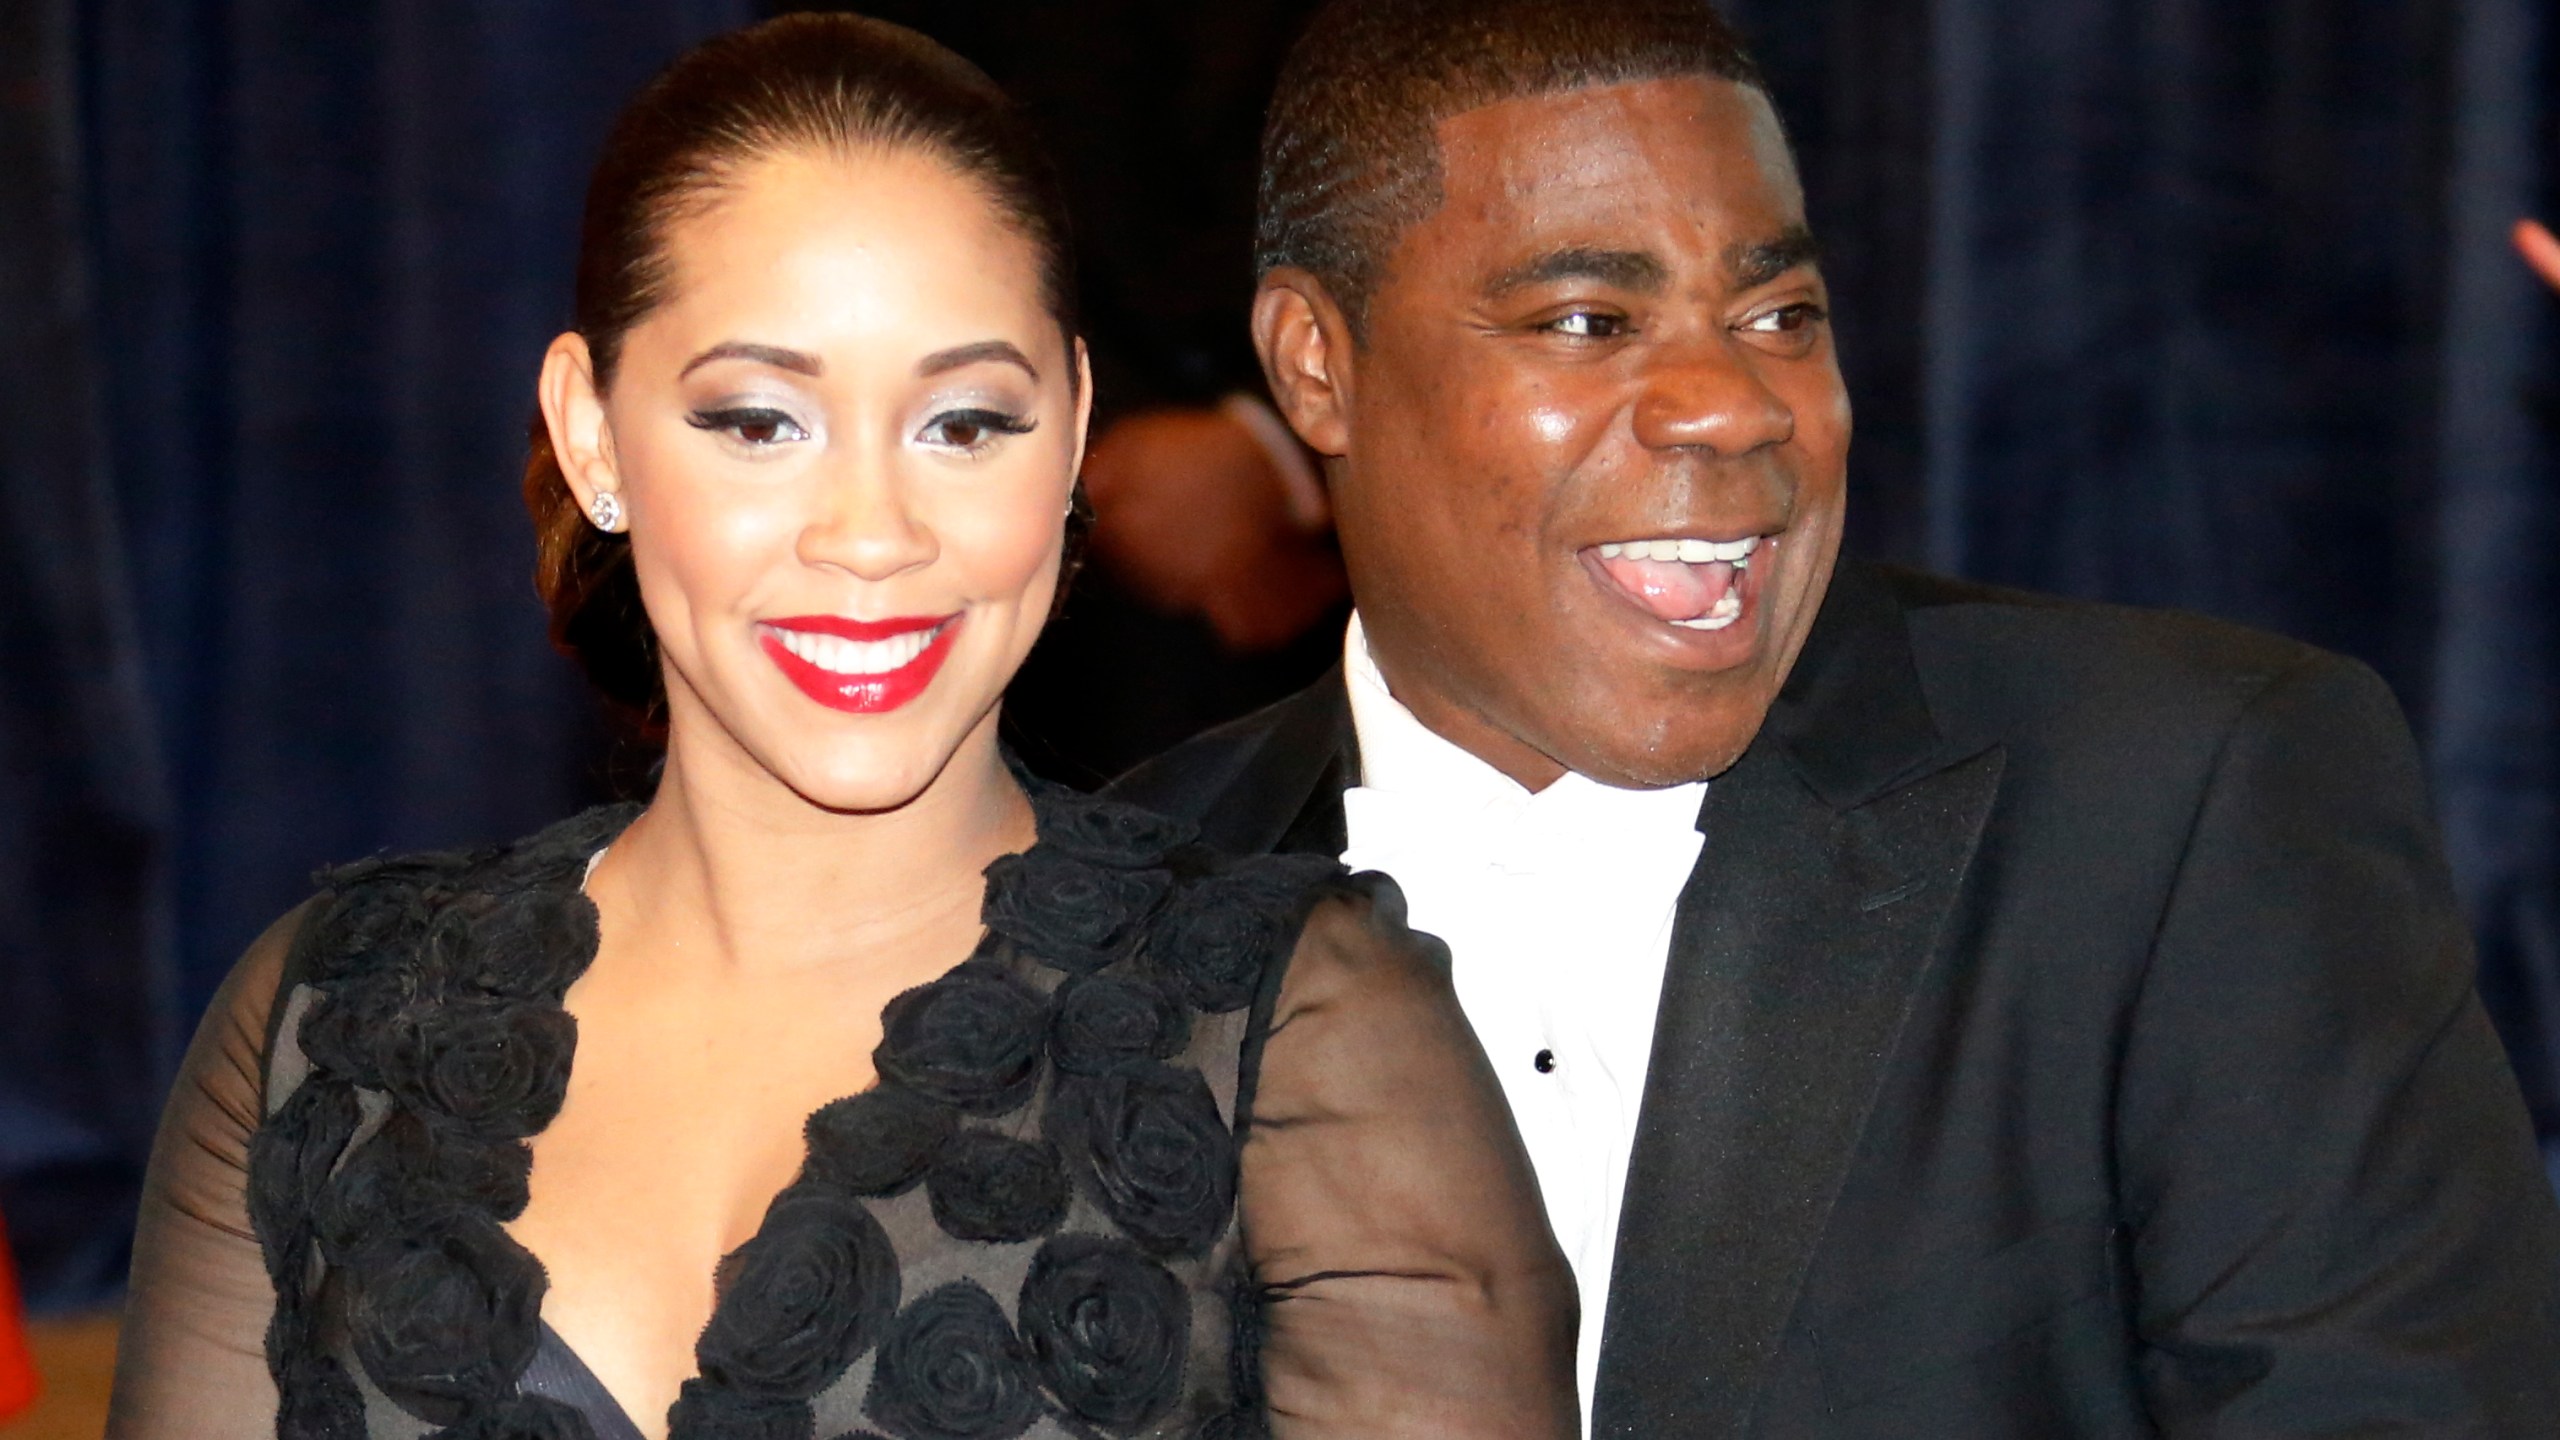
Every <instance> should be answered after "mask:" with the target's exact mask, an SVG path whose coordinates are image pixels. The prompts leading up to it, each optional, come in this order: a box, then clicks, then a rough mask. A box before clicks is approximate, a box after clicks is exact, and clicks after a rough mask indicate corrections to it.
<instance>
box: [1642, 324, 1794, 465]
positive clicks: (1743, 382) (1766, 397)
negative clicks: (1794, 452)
mask: <svg viewBox="0 0 2560 1440" xmlns="http://www.w3.org/2000/svg"><path fill="white" fill-rule="evenodd" d="M1635 431H1636V439H1637V441H1638V442H1639V443H1641V444H1643V445H1645V446H1646V447H1648V448H1650V449H1656V450H1671V449H1684V448H1686V449H1700V450H1706V451H1710V452H1712V453H1714V454H1716V455H1718V456H1721V457H1724V458H1726V459H1733V458H1737V457H1740V456H1743V455H1748V454H1750V453H1751V452H1753V451H1755V450H1759V449H1762V448H1763V447H1766V446H1771V445H1783V444H1785V443H1787V441H1789V440H1791V439H1793V438H1795V433H1796V415H1795V411H1794V410H1793V409H1791V408H1789V407H1788V405H1787V402H1786V401H1785V400H1784V399H1783V398H1781V397H1780V396H1779V394H1778V392H1777V391H1775V390H1772V389H1771V388H1769V385H1768V383H1767V382H1766V381H1764V380H1763V379H1761V377H1760V372H1759V370H1758V369H1757V368H1756V367H1755V366H1753V364H1752V363H1751V358H1750V357H1749V356H1748V355H1747V354H1744V353H1742V350H1741V347H1740V346H1739V345H1738V344H1736V343H1735V342H1734V341H1732V340H1731V338H1730V337H1726V336H1717V337H1715V338H1713V339H1708V340H1702V341H1700V342H1698V343H1695V344H1689V345H1681V346H1677V347H1672V348H1668V349H1666V350H1664V351H1662V352H1660V353H1659V354H1658V355H1657V356H1656V358H1655V360H1654V363H1653V364H1652V365H1651V366H1650V367H1649V369H1648V371H1647V373H1646V375H1645V385H1644V391H1643V394H1642V395H1641V396H1640V397H1639V398H1638V400H1637V402H1636V408H1635Z"/></svg>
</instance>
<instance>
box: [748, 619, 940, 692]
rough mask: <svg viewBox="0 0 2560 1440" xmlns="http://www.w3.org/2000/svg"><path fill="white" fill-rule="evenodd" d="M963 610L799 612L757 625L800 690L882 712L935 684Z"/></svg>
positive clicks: (770, 653)
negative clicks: (863, 615)
mask: <svg viewBox="0 0 2560 1440" xmlns="http://www.w3.org/2000/svg"><path fill="white" fill-rule="evenodd" d="M960 622H961V616H959V615H956V614H953V615H934V616H913V617H907V618H902V619H897V620H848V619H846V618H844V617H843V616H841V615H800V616H794V617H793V618H791V619H788V620H768V621H766V622H764V623H763V624H761V625H758V626H757V627H756V643H757V644H759V645H761V646H763V647H764V653H765V655H766V656H767V657H768V658H770V659H771V660H772V661H773V663H774V665H775V666H776V667H777V668H778V669H780V670H781V671H782V673H783V674H784V676H786V677H788V678H789V679H790V681H791V683H792V684H794V685H797V686H799V687H800V693H801V694H803V695H806V696H808V697H809V698H810V699H812V700H815V701H817V702H818V703H819V704H821V705H824V706H826V707H827V708H828V709H830V710H841V711H844V712H845V713H847V714H851V715H883V714H886V713H888V712H889V711H892V710H895V709H897V708H899V707H900V706H902V705H905V704H906V703H907V702H908V701H910V700H913V699H915V698H916V697H917V696H919V695H921V694H923V693H924V691H925V687H926V686H928V685H931V684H932V683H933V677H934V676H935V675H937V674H939V673H941V670H942V662H943V661H944V660H946V659H948V658H950V655H951V643H952V641H953V640H954V639H956V638H957V637H958V636H959V634H960Z"/></svg>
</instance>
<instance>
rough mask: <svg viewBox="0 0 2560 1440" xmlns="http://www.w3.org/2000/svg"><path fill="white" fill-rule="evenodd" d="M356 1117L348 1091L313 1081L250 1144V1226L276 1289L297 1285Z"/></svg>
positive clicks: (339, 1085) (327, 1080)
mask: <svg viewBox="0 0 2560 1440" xmlns="http://www.w3.org/2000/svg"><path fill="white" fill-rule="evenodd" d="M360 1118H361V1112H360V1111H359V1110H358V1109H357V1107H356V1095H355V1091H354V1090H353V1089H352V1088H350V1087H349V1086H347V1085H345V1084H344V1083H342V1082H339V1081H337V1080H333V1079H330V1078H328V1077H325V1076H314V1077H312V1078H310V1079H307V1080H305V1081H303V1082H302V1088H300V1089H298V1090H296V1091H294V1092H293V1097H292V1098H291V1099H289V1100H287V1101H285V1102H284V1106H283V1108H282V1109H279V1110H278V1111H276V1113H275V1114H273V1115H271V1116H269V1117H267V1122H266V1123H265V1124H263V1125H261V1126H259V1127H258V1133H257V1134H256V1135H255V1136H253V1137H251V1139H250V1141H249V1174H248V1190H249V1195H248V1199H249V1224H250V1228H252V1229H254V1230H255V1231H256V1232H257V1234H258V1242H259V1245H260V1246H261V1248H262V1249H263V1251H264V1253H265V1258H266V1262H267V1278H268V1279H270V1280H272V1281H274V1282H275V1283H276V1285H277V1286H278V1287H279V1288H282V1287H284V1286H288V1285H293V1284H296V1283H298V1282H299V1280H300V1279H301V1276H302V1274H303V1269H304V1265H305V1262H306V1261H307V1260H308V1259H309V1258H310V1250H311V1242H312V1240H313V1238H314V1233H313V1220H314V1216H313V1213H312V1212H313V1210H314V1208H315V1202H316V1200H317V1198H318V1196H319V1194H320V1187H321V1186H322V1185H323V1184H325V1183H326V1182H327V1180H328V1178H329V1171H330V1169H331V1168H332V1167H334V1166H335V1165H336V1164H337V1163H338V1157H339V1156H340V1155H343V1154H345V1153H346V1149H347V1142H348V1141H350V1140H352V1139H354V1138H355V1133H356V1124H357V1122H358V1120H359V1119H360Z"/></svg>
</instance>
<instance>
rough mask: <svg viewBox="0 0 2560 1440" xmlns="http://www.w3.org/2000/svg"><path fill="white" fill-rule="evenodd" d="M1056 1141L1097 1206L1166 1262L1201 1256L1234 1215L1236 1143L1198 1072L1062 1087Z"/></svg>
mask: <svg viewBox="0 0 2560 1440" xmlns="http://www.w3.org/2000/svg"><path fill="white" fill-rule="evenodd" d="M1048 1128H1049V1134H1050V1136H1051V1137H1052V1138H1053V1139H1054V1140H1055V1141H1056V1142H1057V1145H1058V1148H1059V1149H1060V1150H1061V1151H1062V1152H1064V1153H1065V1154H1066V1155H1067V1156H1068V1158H1069V1160H1070V1162H1071V1163H1072V1164H1073V1165H1074V1166H1075V1169H1076V1172H1077V1175H1078V1178H1079V1180H1080V1181H1081V1183H1083V1184H1084V1185H1085V1186H1086V1187H1087V1189H1088V1191H1089V1192H1090V1193H1091V1194H1092V1196H1093V1198H1094V1201H1095V1203H1097V1204H1099V1205H1100V1206H1101V1207H1102V1210H1103V1213H1104V1214H1106V1215H1109V1216H1110V1217H1111V1219H1112V1220H1113V1222H1114V1223H1116V1224H1118V1225H1119V1226H1120V1228H1121V1229H1123V1230H1125V1231H1127V1232H1128V1233H1129V1235H1130V1237H1131V1238H1132V1239H1134V1240H1136V1241H1137V1242H1138V1243H1140V1244H1141V1245H1144V1246H1146V1247H1147V1248H1148V1249H1150V1250H1152V1251H1155V1252H1156V1253H1158V1254H1160V1255H1196V1254H1199V1253H1200V1252H1202V1251H1205V1250H1207V1249H1208V1248H1209V1247H1210V1246H1211V1245H1213V1244H1216V1243H1217V1240H1218V1237H1219V1236H1221V1235H1223V1234H1225V1233H1226V1228H1227V1220H1228V1217H1229V1216H1230V1215H1232V1214H1233V1213H1234V1211H1235V1198H1236V1149H1235V1136H1234V1134H1233V1133H1232V1132H1231V1131H1229V1130H1228V1128H1227V1124H1226V1121H1225V1120H1224V1119H1222V1118H1221V1117H1220V1116H1219V1114H1218V1102H1217V1100H1216V1099H1215V1097H1213V1096H1211V1095H1210V1093H1209V1085H1208V1082H1207V1081H1205V1080H1203V1079H1201V1078H1200V1073H1199V1072H1198V1071H1196V1070H1185V1069H1178V1068H1176V1067H1174V1066H1171V1065H1164V1064H1155V1065H1145V1066H1135V1067H1131V1068H1129V1069H1125V1070H1120V1071H1116V1072H1114V1073H1112V1074H1109V1075H1096V1076H1080V1077H1073V1078H1070V1079H1068V1080H1065V1081H1064V1082H1062V1083H1061V1084H1060V1085H1059V1087H1058V1091H1057V1095H1056V1097H1055V1098H1054V1099H1053V1100H1052V1101H1051V1102H1050V1107H1049V1114H1048Z"/></svg>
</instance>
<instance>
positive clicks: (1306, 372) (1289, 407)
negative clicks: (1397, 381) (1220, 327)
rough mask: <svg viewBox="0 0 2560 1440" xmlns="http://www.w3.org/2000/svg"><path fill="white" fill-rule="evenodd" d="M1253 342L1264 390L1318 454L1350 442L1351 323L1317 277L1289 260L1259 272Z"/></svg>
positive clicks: (1337, 451)
mask: <svg viewBox="0 0 2560 1440" xmlns="http://www.w3.org/2000/svg"><path fill="white" fill-rule="evenodd" d="M1253 348H1254V349H1255V350H1256V351H1257V352H1259V353H1260V355H1261V356H1262V375H1263V378H1264V379H1265V380H1267V381H1269V382H1270V385H1271V398H1272V400H1273V402H1274V403H1275V404H1277V405H1278V406H1279V408H1280V413H1281V415H1282V416H1284V417H1285V418H1286V419H1287V420H1288V422H1289V428H1290V429H1292V430H1295V431H1297V432H1298V438H1299V439H1301V440H1304V441H1306V442H1307V447H1308V448H1309V449H1311V450H1314V451H1315V452H1316V453H1317V454H1319V455H1327V456H1338V455H1341V454H1343V453H1345V452H1347V451H1348V450H1350V448H1351V402H1352V374H1351V370H1352V344H1351V327H1350V324H1349V322H1348V321H1347V319H1346V318H1345V317H1344V315H1343V313H1342V307H1341V306H1339V305H1336V304H1335V303H1334V301H1333V297H1332V296H1331V295H1329V294H1327V293H1326V292H1325V288H1324V282H1323V281H1321V280H1318V279H1317V278H1316V277H1315V276H1314V275H1312V274H1310V273H1308V272H1307V271H1304V270H1300V269H1297V268H1295V267H1294V266H1282V267H1281V268H1279V269H1277V270H1274V271H1272V272H1271V273H1270V274H1268V275H1265V276H1264V277H1262V285H1261V288H1260V289H1258V290H1257V291H1256V292H1255V293H1254V297H1253Z"/></svg>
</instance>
